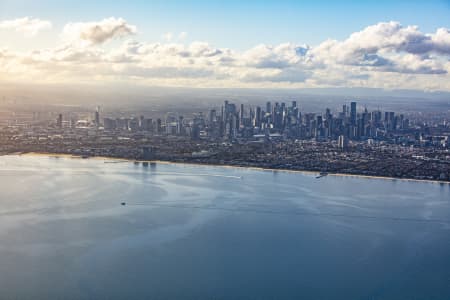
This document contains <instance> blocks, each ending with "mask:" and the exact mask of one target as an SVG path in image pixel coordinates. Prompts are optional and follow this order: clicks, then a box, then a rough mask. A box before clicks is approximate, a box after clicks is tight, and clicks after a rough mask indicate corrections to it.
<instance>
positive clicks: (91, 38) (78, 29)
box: [63, 17, 137, 45]
mask: <svg viewBox="0 0 450 300" xmlns="http://www.w3.org/2000/svg"><path fill="white" fill-rule="evenodd" d="M136 32H137V29H136V26H133V25H130V24H128V23H127V22H126V21H125V20H124V19H122V18H118V19H117V18H113V17H111V18H107V19H103V20H101V21H99V22H79V23H68V24H66V25H65V26H64V29H63V37H64V38H65V39H66V40H68V41H69V42H80V43H81V44H83V45H99V44H103V43H104V42H106V41H108V40H111V39H115V38H121V37H125V36H128V35H132V34H135V33H136Z"/></svg>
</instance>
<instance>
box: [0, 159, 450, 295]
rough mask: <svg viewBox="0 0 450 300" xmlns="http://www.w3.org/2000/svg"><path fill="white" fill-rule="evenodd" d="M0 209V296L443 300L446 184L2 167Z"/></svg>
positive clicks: (449, 196) (35, 164) (39, 163)
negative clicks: (122, 203) (123, 203)
mask: <svg viewBox="0 0 450 300" xmlns="http://www.w3.org/2000/svg"><path fill="white" fill-rule="evenodd" d="M121 202H126V205H121ZM0 204H1V207H0V241H1V242H0V298H2V299H4V298H5V299H10V298H12V299H395V300H399V299H450V185H447V184H435V183H422V182H420V183H419V182H407V181H400V180H383V179H364V178H356V177H338V176H327V177H323V178H320V179H316V178H315V176H314V175H310V174H303V173H289V172H271V171H258V170H247V169H237V168H221V167H209V166H190V165H179V164H157V165H156V166H148V167H144V166H142V165H135V164H133V163H131V162H122V163H110V161H108V160H102V159H88V160H86V159H70V158H55V157H46V156H2V157H0Z"/></svg>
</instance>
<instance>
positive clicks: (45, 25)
mask: <svg viewBox="0 0 450 300" xmlns="http://www.w3.org/2000/svg"><path fill="white" fill-rule="evenodd" d="M51 27H52V23H51V22H50V21H45V20H40V19H35V18H30V17H24V18H19V19H14V20H5V21H1V22H0V29H9V30H15V31H17V32H21V33H23V34H24V35H25V36H35V35H36V34H38V33H39V31H42V30H45V29H50V28H51Z"/></svg>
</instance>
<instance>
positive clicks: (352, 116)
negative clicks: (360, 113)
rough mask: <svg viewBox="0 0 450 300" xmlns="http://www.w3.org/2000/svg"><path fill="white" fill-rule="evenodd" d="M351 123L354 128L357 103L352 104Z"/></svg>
mask: <svg viewBox="0 0 450 300" xmlns="http://www.w3.org/2000/svg"><path fill="white" fill-rule="evenodd" d="M350 122H351V124H352V125H353V126H355V125H356V102H351V103H350Z"/></svg>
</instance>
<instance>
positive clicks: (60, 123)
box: [56, 114, 63, 128]
mask: <svg viewBox="0 0 450 300" xmlns="http://www.w3.org/2000/svg"><path fill="white" fill-rule="evenodd" d="M62 122H63V117H62V114H59V115H58V119H56V127H58V128H62Z"/></svg>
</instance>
